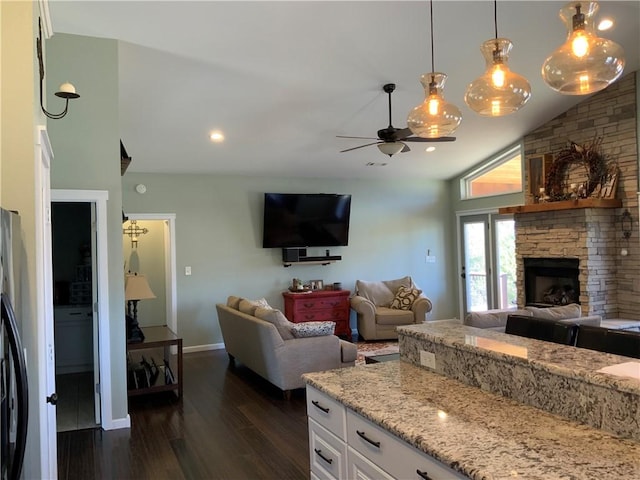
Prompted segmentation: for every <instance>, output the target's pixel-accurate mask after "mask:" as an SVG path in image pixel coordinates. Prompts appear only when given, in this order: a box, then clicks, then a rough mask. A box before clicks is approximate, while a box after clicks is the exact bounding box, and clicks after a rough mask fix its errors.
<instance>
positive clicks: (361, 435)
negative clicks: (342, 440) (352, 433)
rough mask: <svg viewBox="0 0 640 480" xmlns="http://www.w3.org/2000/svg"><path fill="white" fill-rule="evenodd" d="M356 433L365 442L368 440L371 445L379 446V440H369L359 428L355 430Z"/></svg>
mask: <svg viewBox="0 0 640 480" xmlns="http://www.w3.org/2000/svg"><path fill="white" fill-rule="evenodd" d="M356 433H357V434H358V436H359V437H360V438H361V439H363V440H364V441H365V442H369V443H370V444H371V445H373V446H374V447H376V448H380V442H376V441H375V440H371V439H370V438H369V437H367V435H366V434H365V433H364V432H361V431H360V430H356Z"/></svg>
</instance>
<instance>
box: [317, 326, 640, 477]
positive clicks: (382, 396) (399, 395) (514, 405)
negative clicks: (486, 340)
mask: <svg viewBox="0 0 640 480" xmlns="http://www.w3.org/2000/svg"><path fill="white" fill-rule="evenodd" d="M406 328H415V327H406ZM431 328H433V327H431ZM438 328H440V327H438ZM448 328H452V329H453V331H457V332H458V333H457V334H460V333H462V332H463V331H464V330H457V327H453V326H450V327H448ZM461 328H463V329H466V328H470V327H461ZM471 330H472V332H471V333H472V334H473V333H476V332H475V331H476V330H477V329H471ZM439 331H440V334H442V333H443V330H439ZM453 331H451V332H450V333H452V334H453V336H454V337H455V336H456V335H457V334H455V333H453ZM433 333H434V331H433V330H431V331H430V333H425V332H415V331H414V332H411V333H410V336H409V337H408V338H411V339H417V338H418V337H420V336H421V335H422V334H424V335H427V336H429V335H432V334H433ZM467 333H469V332H467ZM493 333H495V332H493ZM501 335H502V336H501ZM435 336H438V334H436V335H435ZM445 336H446V335H445ZM488 337H491V338H492V339H496V340H497V339H500V340H504V339H505V338H506V339H513V338H514V337H511V336H507V335H503V334H496V335H493V334H489V335H488ZM523 340H525V339H523ZM443 341H444V340H443ZM401 342H402V337H401ZM515 343H516V344H519V343H520V342H519V340H516V342H515ZM526 343H527V342H525V344H526ZM534 343H535V342H534ZM401 345H402V343H401ZM527 345H529V344H527ZM519 346H523V345H522V344H520V345H519ZM529 346H531V345H529ZM535 347H536V345H534V346H533V348H535ZM554 348H555V347H554ZM565 348H568V347H565ZM562 353H563V354H564V355H565V356H566V355H569V354H568V353H567V352H562ZM414 354H415V352H414ZM410 355H413V354H410ZM501 355H505V354H501ZM605 356H607V357H608V355H605ZM401 358H404V360H400V361H394V362H386V363H378V364H373V365H367V366H359V367H353V368H347V369H342V370H334V371H329V372H319V373H310V374H306V375H305V376H304V378H305V380H306V381H307V384H308V386H309V387H311V388H312V389H317V390H319V391H320V392H321V393H322V394H326V395H327V396H328V398H330V399H334V400H335V401H337V402H338V403H339V404H341V405H344V406H345V407H346V409H347V411H348V412H353V413H355V414H357V415H359V416H362V417H364V419H367V420H369V421H370V422H371V423H372V424H374V425H376V426H379V427H381V428H382V429H384V430H385V431H387V432H390V433H391V434H393V435H394V436H395V437H397V438H399V439H401V440H402V441H403V442H405V443H406V444H407V445H411V446H412V447H415V448H416V449H418V450H419V451H421V452H424V453H426V454H428V455H430V456H431V457H433V458H434V459H436V460H438V461H439V462H441V463H443V464H444V465H446V466H448V467H450V468H451V469H452V470H454V471H456V472H459V473H460V474H463V475H464V476H466V477H469V478H473V479H507V478H523V479H529V480H542V479H545V480H559V479H573V480H591V479H593V480H596V479H597V480H608V479H611V480H614V479H615V480H622V479H624V480H633V479H635V480H640V442H638V441H636V440H634V439H632V438H621V437H620V436H616V435H613V434H611V433H607V432H606V431H604V430H601V429H596V428H593V427H590V426H587V425H583V424H580V423H577V422H575V421H572V420H569V419H567V418H563V417H561V416H558V415H554V414H551V413H548V412H545V411H543V410H541V409H538V408H534V407H531V406H528V405H523V404H522V403H520V402H517V401H514V400H511V399H509V398H507V397H504V396H502V395H498V394H494V393H490V392H487V391H484V390H482V389H481V388H477V387H475V386H469V385H465V384H463V383H461V382H460V381H458V380H454V379H452V378H449V377H447V376H444V375H442V374H439V373H434V372H432V371H430V370H428V369H425V368H423V367H419V366H416V365H413V364H411V363H410V362H408V361H406V360H407V358H406V355H405V354H404V353H403V351H402V346H401ZM618 359H624V357H615V358H614V359H613V360H618ZM540 360H545V361H544V362H542V363H543V364H544V368H547V369H551V370H553V368H552V362H550V361H549V360H550V357H549V358H546V359H540ZM610 360H612V359H611V358H609V359H605V360H604V361H605V363H606V362H607V361H610ZM626 360H629V359H626ZM567 362H568V363H567ZM570 363H571V361H569V360H568V359H565V363H564V367H562V366H558V367H557V368H559V369H560V370H561V371H563V368H567V367H568V366H569V365H570ZM583 367H584V368H585V369H586V370H589V367H588V366H587V365H586V364H585V365H583ZM596 368H600V366H599V365H598V366H596ZM591 370H593V367H591ZM595 378H596V380H597V381H603V380H602V378H601V374H597V375H595ZM609 380H610V381H611V382H613V383H616V384H617V385H623V388H627V389H630V390H633V389H634V388H636V389H638V390H640V383H637V384H636V383H634V382H636V381H635V380H632V379H626V378H621V377H616V379H609ZM604 382H605V383H608V382H607V381H604ZM609 383H610V382H609ZM583 408H584V409H588V408H591V406H590V405H588V404H584V405H583ZM636 412H637V410H636ZM635 421H636V423H637V422H638V418H637V414H636V418H635ZM310 422H311V420H310ZM312 455H314V452H313V451H312ZM312 464H313V462H312ZM336 477H338V475H336ZM312 478H314V479H315V478H319V477H316V476H315V475H314V473H313V468H312ZM346 478H351V476H350V475H346ZM372 478H375V477H372ZM379 478H391V477H390V476H387V477H383V476H381V475H380V477H379ZM407 478H408V477H407ZM414 478H416V479H419V478H426V477H424V476H423V477H421V476H417V475H416V476H415V477H414ZM429 478H431V477H429ZM433 478H454V476H453V475H452V476H451V477H447V476H446V475H445V476H440V477H435V476H434V477H433Z"/></svg>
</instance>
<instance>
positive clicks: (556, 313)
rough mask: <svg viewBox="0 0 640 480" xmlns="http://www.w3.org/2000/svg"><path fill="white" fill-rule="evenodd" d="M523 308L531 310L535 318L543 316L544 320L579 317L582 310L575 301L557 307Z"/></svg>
mask: <svg viewBox="0 0 640 480" xmlns="http://www.w3.org/2000/svg"><path fill="white" fill-rule="evenodd" d="M524 308H525V309H527V310H529V311H531V312H532V314H533V316H534V317H536V318H544V319H546V320H567V319H570V318H580V316H581V314H582V311H581V310H580V305H578V304H577V303H570V304H569V305H563V306H558V307H549V308H538V307H531V306H527V307H524Z"/></svg>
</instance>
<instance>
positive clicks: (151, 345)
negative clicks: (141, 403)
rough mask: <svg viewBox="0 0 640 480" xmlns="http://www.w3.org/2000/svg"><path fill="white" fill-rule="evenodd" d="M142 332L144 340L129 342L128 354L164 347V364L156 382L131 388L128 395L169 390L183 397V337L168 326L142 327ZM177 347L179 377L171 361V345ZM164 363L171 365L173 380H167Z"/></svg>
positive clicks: (137, 359)
mask: <svg viewBox="0 0 640 480" xmlns="http://www.w3.org/2000/svg"><path fill="white" fill-rule="evenodd" d="M141 329H142V333H144V341H142V342H139V343H127V356H128V355H129V354H130V353H131V352H134V351H135V352H138V351H140V350H149V349H158V348H162V350H163V357H162V360H163V361H164V364H163V365H162V368H161V369H160V370H161V374H160V375H159V376H158V378H157V379H156V382H155V384H153V385H150V386H147V387H143V388H129V389H128V390H127V395H128V396H130V397H131V396H134V395H143V394H146V393H156V392H166V391H169V390H175V391H177V395H178V398H182V338H179V337H178V336H177V335H176V334H175V333H173V332H172V331H171V330H170V329H169V328H168V327H167V326H160V327H141ZM172 346H175V347H176V348H177V351H178V354H177V356H176V357H177V358H176V364H175V366H176V370H177V378H176V376H175V375H174V374H173V372H172V371H171V370H172V368H173V367H172V366H171V365H172V362H171V347H172ZM132 360H133V361H139V358H136V359H132ZM164 365H169V371H170V373H171V375H170V377H173V381H167V380H166V378H167V377H166V376H165V375H166V372H165V371H164V370H165V368H164Z"/></svg>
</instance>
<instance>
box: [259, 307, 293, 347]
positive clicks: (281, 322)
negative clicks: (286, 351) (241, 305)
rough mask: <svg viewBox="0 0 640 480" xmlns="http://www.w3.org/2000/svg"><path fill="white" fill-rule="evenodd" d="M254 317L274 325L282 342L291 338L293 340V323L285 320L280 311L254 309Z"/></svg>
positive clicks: (261, 308) (262, 308)
mask: <svg viewBox="0 0 640 480" xmlns="http://www.w3.org/2000/svg"><path fill="white" fill-rule="evenodd" d="M254 316H256V317H257V318H259V319H260V320H264V321H265V322H269V323H272V324H273V325H275V327H276V328H277V329H278V333H280V336H281V337H282V339H283V340H291V339H292V338H295V337H294V336H293V333H291V326H292V325H295V323H292V322H290V321H289V320H287V317H285V316H284V314H283V313H282V312H281V311H280V310H277V309H275V308H264V307H257V308H256V309H255V313H254Z"/></svg>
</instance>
